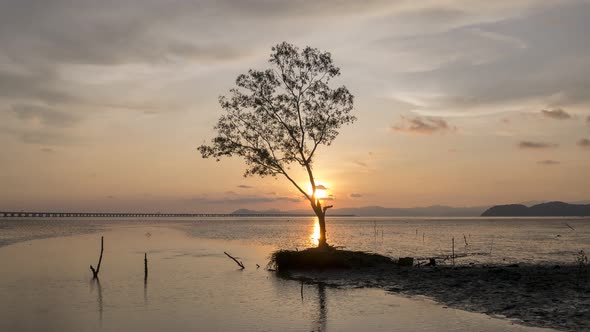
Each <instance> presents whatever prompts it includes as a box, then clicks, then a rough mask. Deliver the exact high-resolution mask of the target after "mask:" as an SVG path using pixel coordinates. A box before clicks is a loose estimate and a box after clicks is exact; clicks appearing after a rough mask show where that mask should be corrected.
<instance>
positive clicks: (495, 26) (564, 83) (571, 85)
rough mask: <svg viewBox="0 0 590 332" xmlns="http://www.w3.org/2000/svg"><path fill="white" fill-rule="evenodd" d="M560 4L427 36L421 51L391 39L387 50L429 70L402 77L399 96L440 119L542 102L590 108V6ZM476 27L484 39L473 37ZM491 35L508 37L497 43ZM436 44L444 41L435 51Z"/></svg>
mask: <svg viewBox="0 0 590 332" xmlns="http://www.w3.org/2000/svg"><path fill="white" fill-rule="evenodd" d="M554 4H555V7H552V8H549V7H545V8H543V6H541V7H539V8H536V9H534V10H531V11H530V12H526V13H523V12H521V14H520V15H515V16H513V17H509V18H505V19H491V20H490V21H488V22H478V23H475V24H465V25H461V26H459V27H458V28H456V29H446V30H443V31H442V32H439V33H437V34H434V35H428V34H427V35H426V37H427V40H426V41H425V42H422V43H420V47H418V48H405V47H403V46H405V45H404V44H401V46H400V44H398V43H397V40H393V41H391V42H390V43H389V45H388V48H387V49H388V50H390V52H391V53H393V54H395V53H401V54H403V55H404V57H405V58H408V59H410V61H411V63H416V65H421V66H423V67H426V68H423V69H422V70H414V71H410V72H405V73H404V72H402V73H396V82H397V84H395V85H392V88H391V89H392V91H395V93H396V94H399V95H409V96H411V97H412V98H411V100H413V101H414V102H415V103H416V104H418V105H421V107H420V109H421V110H423V111H428V112H429V113H433V112H440V113H441V114H445V113H459V112H468V113H473V112H493V111H496V112H497V111H499V110H507V111H509V110H514V109H517V108H521V109H522V108H526V107H527V106H529V105H536V104H537V103H538V102H539V101H540V102H544V103H546V104H548V105H567V106H569V105H572V106H574V105H576V106H580V105H581V106H588V105H590V95H589V94H588V93H587V91H588V87H589V86H590V57H588V54H590V44H588V43H581V42H580V41H581V40H585V39H587V31H588V26H587V24H586V22H588V21H590V3H588V2H586V1H569V2H555V3H554ZM514 13H515V14H516V12H514ZM554 22H561V23H560V24H554ZM549 26H550V27H551V28H548V27H549ZM474 29H476V30H477V31H480V32H484V35H481V34H480V36H479V37H478V36H477V34H473V33H471V34H470V33H467V32H466V30H468V31H469V30H474ZM487 33H491V34H493V35H494V36H503V37H502V38H496V40H494V38H489V37H491V36H489V35H487ZM417 37H420V35H419V34H418V36H417ZM504 37H508V38H504ZM429 40H434V41H440V42H435V43H433V44H432V46H431V45H430V43H429V42H428V41H429ZM486 40H487V41H486ZM441 44H442V45H441ZM445 45H449V46H448V47H446V48H445ZM455 45H459V46H463V45H469V46H471V47H467V48H463V47H454V46H455ZM441 52H442V53H441ZM394 63H397V62H395V60H394ZM406 67H407V66H404V68H406ZM384 74H391V73H389V72H387V71H385V72H384ZM390 76H391V75H390Z"/></svg>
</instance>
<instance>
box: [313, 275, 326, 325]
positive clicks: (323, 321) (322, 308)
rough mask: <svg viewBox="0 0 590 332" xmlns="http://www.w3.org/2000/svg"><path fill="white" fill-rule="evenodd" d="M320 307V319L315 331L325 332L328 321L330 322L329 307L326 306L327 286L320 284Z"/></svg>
mask: <svg viewBox="0 0 590 332" xmlns="http://www.w3.org/2000/svg"><path fill="white" fill-rule="evenodd" d="M318 306H319V308H318V319H317V321H316V327H315V329H313V331H314V332H315V331H318V332H325V331H326V321H327V320H328V317H327V315H328V306H327V305H326V285H325V284H324V283H318Z"/></svg>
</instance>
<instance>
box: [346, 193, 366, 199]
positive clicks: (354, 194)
mask: <svg viewBox="0 0 590 332" xmlns="http://www.w3.org/2000/svg"><path fill="white" fill-rule="evenodd" d="M348 196H349V197H350V198H359V197H363V195H361V194H357V193H351V194H350V195H348Z"/></svg>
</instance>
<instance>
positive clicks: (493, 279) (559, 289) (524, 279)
mask: <svg viewBox="0 0 590 332" xmlns="http://www.w3.org/2000/svg"><path fill="white" fill-rule="evenodd" d="M288 277H289V278H292V279H297V280H302V281H306V282H314V283H318V282H319V283H325V284H327V285H329V286H333V287H376V288H382V289H384V290H386V291H388V292H392V293H396V294H402V295H423V296H427V297H429V298H432V299H433V300H435V301H437V302H439V303H441V304H444V305H446V306H449V307H452V308H457V309H463V310H467V311H472V312H479V313H485V314H488V315H492V316H504V317H507V318H510V319H515V320H517V321H518V322H520V323H522V324H524V325H529V326H536V327H549V328H555V329H559V330H564V331H589V330H590V268H589V267H588V266H579V265H565V266H564V265H561V266H559V265H510V266H458V267H452V266H436V267H411V268H404V267H395V268H392V267H391V266H388V267H382V268H373V269H371V270H364V271H361V270H346V271H342V270H340V271H323V272H318V271H315V272H311V271H305V272H291V273H290V274H289V275H288Z"/></svg>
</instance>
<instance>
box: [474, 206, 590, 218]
mask: <svg viewBox="0 0 590 332" xmlns="http://www.w3.org/2000/svg"><path fill="white" fill-rule="evenodd" d="M481 216H482V217H573V216H579V217H581V216H590V204H569V203H564V202H548V203H542V204H537V205H533V206H531V207H527V206H526V205H522V204H508V205H496V206H492V207H491V208H489V209H487V210H486V211H485V212H484V213H482V214H481Z"/></svg>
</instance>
